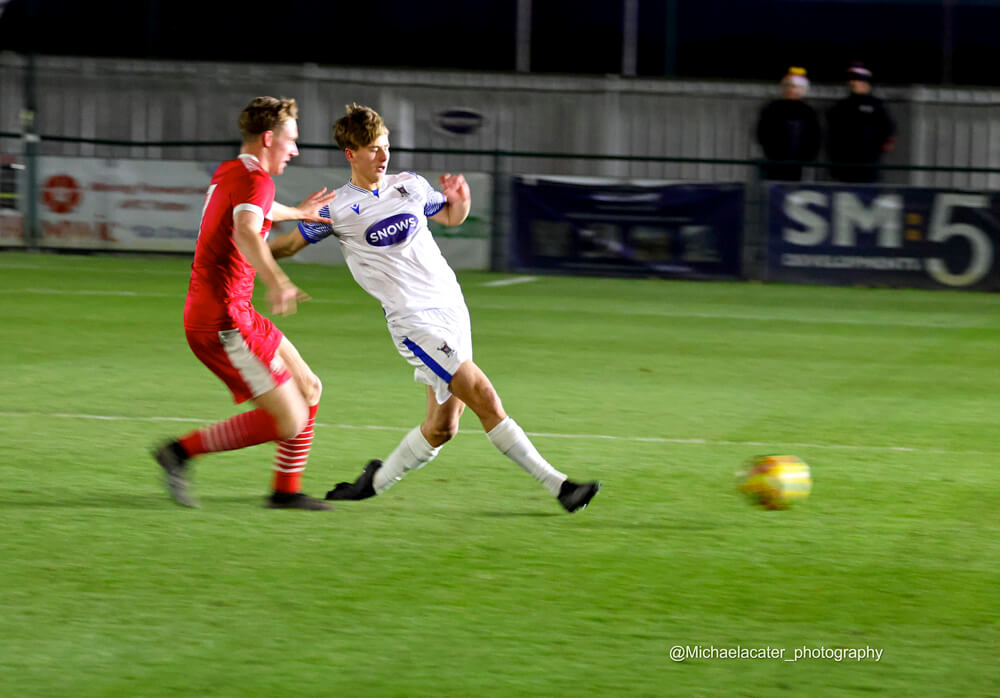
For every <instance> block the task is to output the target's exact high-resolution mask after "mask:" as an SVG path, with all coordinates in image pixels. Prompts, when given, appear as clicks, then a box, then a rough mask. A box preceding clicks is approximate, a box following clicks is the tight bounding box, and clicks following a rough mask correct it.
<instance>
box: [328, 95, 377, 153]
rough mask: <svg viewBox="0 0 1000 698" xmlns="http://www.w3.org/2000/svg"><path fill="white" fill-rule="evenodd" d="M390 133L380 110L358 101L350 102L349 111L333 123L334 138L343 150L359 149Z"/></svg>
mask: <svg viewBox="0 0 1000 698" xmlns="http://www.w3.org/2000/svg"><path fill="white" fill-rule="evenodd" d="M388 135H389V129H388V128H386V125H385V122H384V121H383V120H382V117H381V116H379V114H378V112H377V111H375V110H374V109H372V108H371V107H365V106H362V105H360V104H356V103H352V104H348V105H347V113H346V114H344V115H343V116H342V117H340V118H339V119H337V123H335V124H334V125H333V140H334V141H336V142H337V147H338V148H340V149H341V150H344V149H347V148H350V149H351V150H358V149H359V148H364V147H365V146H366V145H371V144H372V143H374V142H375V141H376V140H378V138H379V136H388Z"/></svg>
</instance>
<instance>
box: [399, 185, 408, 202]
mask: <svg viewBox="0 0 1000 698" xmlns="http://www.w3.org/2000/svg"><path fill="white" fill-rule="evenodd" d="M396 191H398V192H399V195H400V196H401V197H403V198H404V199H407V198H409V196H410V192H408V191H406V187H404V186H403V185H402V184H400V185H399V186H398V187H396Z"/></svg>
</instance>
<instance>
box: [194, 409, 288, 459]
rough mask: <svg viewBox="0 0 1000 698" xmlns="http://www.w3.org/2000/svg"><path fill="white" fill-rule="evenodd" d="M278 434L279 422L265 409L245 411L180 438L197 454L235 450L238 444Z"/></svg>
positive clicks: (241, 446)
mask: <svg viewBox="0 0 1000 698" xmlns="http://www.w3.org/2000/svg"><path fill="white" fill-rule="evenodd" d="M277 438H278V425H277V423H276V422H275V421H274V417H272V416H271V415H270V413H269V412H267V411H266V410H263V409H256V410H251V411H249V412H242V413H240V414H237V415H235V416H232V417H230V418H229V419H227V420H225V421H222V422H218V423H216V424H213V425H211V426H208V427H204V428H203V429H196V430H195V431H192V432H190V433H189V434H185V435H184V436H182V437H181V438H179V439H178V441H180V444H181V446H182V447H183V448H184V450H185V451H187V454H188V457H190V458H194V457H195V456H199V455H201V454H202V453H216V452H218V451H235V450H236V449H238V448H246V447H248V446H256V445H257V444H262V443H266V442H268V441H274V440H276V439H277Z"/></svg>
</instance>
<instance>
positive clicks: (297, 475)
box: [274, 405, 319, 492]
mask: <svg viewBox="0 0 1000 698" xmlns="http://www.w3.org/2000/svg"><path fill="white" fill-rule="evenodd" d="M318 409H319V405H310V406H309V419H308V420H307V421H306V426H305V428H304V429H303V430H302V431H300V432H299V433H298V434H297V435H296V436H294V437H293V438H291V439H285V440H284V441H279V442H278V454H277V456H275V459H274V491H275V492H299V491H301V489H302V472H303V471H304V470H305V469H306V461H307V460H309V449H310V448H312V442H313V431H314V426H315V424H316V411H317V410H318Z"/></svg>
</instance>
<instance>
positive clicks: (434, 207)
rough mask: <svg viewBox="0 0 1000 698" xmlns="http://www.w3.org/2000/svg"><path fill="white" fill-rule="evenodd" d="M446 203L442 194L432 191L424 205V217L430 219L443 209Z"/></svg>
mask: <svg viewBox="0 0 1000 698" xmlns="http://www.w3.org/2000/svg"><path fill="white" fill-rule="evenodd" d="M446 203H448V200H447V199H446V198H445V196H444V194H442V193H441V192H439V191H433V190H432V191H431V192H430V194H428V196H427V203H426V204H424V215H425V216H427V217H428V218H430V217H431V216H433V215H435V214H437V213H438V212H439V211H440V210H441V209H443V208H444V205H445V204H446Z"/></svg>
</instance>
